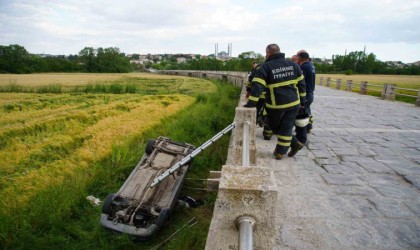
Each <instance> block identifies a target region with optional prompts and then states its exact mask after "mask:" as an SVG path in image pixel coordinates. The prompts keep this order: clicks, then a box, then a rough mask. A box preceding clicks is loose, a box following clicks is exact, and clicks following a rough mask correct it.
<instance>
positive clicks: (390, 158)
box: [257, 86, 420, 249]
mask: <svg viewBox="0 0 420 250" xmlns="http://www.w3.org/2000/svg"><path fill="white" fill-rule="evenodd" d="M312 112H313V115H314V119H315V123H314V129H313V132H312V133H311V134H310V135H309V138H308V144H307V145H306V146H305V147H304V148H303V149H302V150H301V151H300V152H298V154H296V156H295V157H293V158H289V157H287V156H286V158H284V159H282V160H280V161H278V160H275V159H274V157H273V155H272V151H273V149H274V147H275V144H276V140H275V138H274V137H273V138H272V139H271V140H270V141H264V140H263V138H262V129H261V128H259V129H257V151H258V152H257V154H258V165H262V166H270V167H271V168H272V169H273V171H274V174H275V177H276V181H277V187H278V203H277V218H276V224H277V233H276V247H275V249H420V108H418V107H414V105H411V104H405V103H400V102H392V101H385V100H381V99H379V98H376V97H371V96H364V95H359V94H356V93H349V92H345V91H339V90H334V89H329V88H326V87H322V86H317V89H316V92H315V101H314V103H313V104H312Z"/></svg>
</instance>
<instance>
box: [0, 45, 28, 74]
mask: <svg viewBox="0 0 420 250" xmlns="http://www.w3.org/2000/svg"><path fill="white" fill-rule="evenodd" d="M30 59H31V57H30V55H29V53H28V51H26V49H25V48H24V47H22V46H20V45H17V44H12V45H9V46H0V72H8V73H19V74H21V73H30V72H31V69H30V67H28V66H29V62H30Z"/></svg>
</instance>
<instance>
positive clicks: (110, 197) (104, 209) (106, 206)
mask: <svg viewBox="0 0 420 250" xmlns="http://www.w3.org/2000/svg"><path fill="white" fill-rule="evenodd" d="M114 198H115V194H109V195H108V196H107V197H106V199H105V201H104V204H103V205H102V213H104V214H110V213H111V204H112V201H113V200H114Z"/></svg>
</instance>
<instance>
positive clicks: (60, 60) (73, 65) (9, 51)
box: [0, 44, 132, 74]
mask: <svg viewBox="0 0 420 250" xmlns="http://www.w3.org/2000/svg"><path fill="white" fill-rule="evenodd" d="M131 71H132V67H131V65H130V59H129V58H127V57H126V56H125V54H124V53H121V52H120V50H119V49H118V48H105V49H104V48H97V49H94V48H92V47H85V48H84V49H82V50H81V51H80V52H79V54H78V55H70V56H67V57H65V56H47V57H42V56H40V55H32V54H30V53H29V52H28V51H27V50H26V49H25V48H24V47H23V46H20V45H17V44H12V45H9V46H2V45H0V73H16V74H23V73H35V72H99V73H104V72H110V73H126V72H131Z"/></svg>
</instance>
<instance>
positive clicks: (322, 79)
mask: <svg viewBox="0 0 420 250" xmlns="http://www.w3.org/2000/svg"><path fill="white" fill-rule="evenodd" d="M322 81H324V77H322V76H321V77H320V78H319V85H321V86H322Z"/></svg>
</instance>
